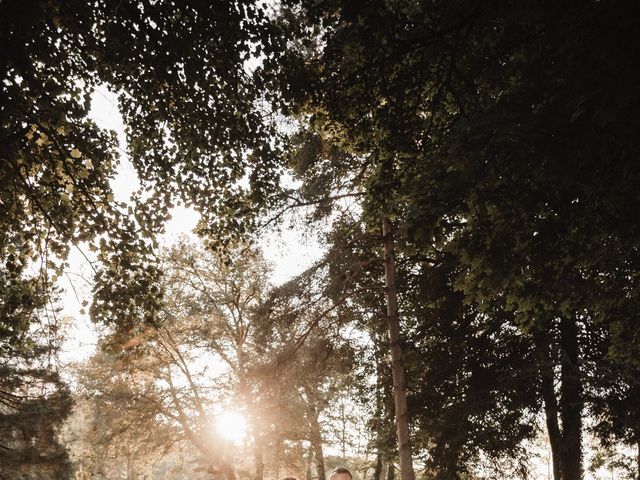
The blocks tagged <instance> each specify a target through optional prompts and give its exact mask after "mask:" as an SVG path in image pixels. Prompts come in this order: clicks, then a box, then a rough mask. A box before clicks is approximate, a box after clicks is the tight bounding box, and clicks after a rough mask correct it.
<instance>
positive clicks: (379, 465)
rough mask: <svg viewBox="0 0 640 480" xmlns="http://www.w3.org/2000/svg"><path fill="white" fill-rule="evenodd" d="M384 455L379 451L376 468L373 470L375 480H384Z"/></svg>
mask: <svg viewBox="0 0 640 480" xmlns="http://www.w3.org/2000/svg"><path fill="white" fill-rule="evenodd" d="M381 476H382V453H381V452H380V450H378V453H377V454H376V466H375V467H374V469H373V480H382V478H380V477H381Z"/></svg>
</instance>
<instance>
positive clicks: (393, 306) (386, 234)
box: [382, 215, 415, 480]
mask: <svg viewBox="0 0 640 480" xmlns="http://www.w3.org/2000/svg"><path fill="white" fill-rule="evenodd" d="M382 238H383V243H384V272H385V282H386V290H387V323H388V327H389V340H390V344H391V373H392V375H393V396H394V404H395V414H396V427H397V435H398V455H399V459H400V473H401V475H402V480H415V472H414V470H413V459H412V455H411V443H410V440H409V418H408V414H407V384H406V380H405V372H404V363H403V360H402V346H401V343H400V319H399V317H398V287H397V275H396V261H395V251H394V241H393V234H392V230H391V220H390V219H389V217H388V216H386V215H385V216H384V217H383V219H382Z"/></svg>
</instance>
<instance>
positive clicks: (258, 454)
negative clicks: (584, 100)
mask: <svg viewBox="0 0 640 480" xmlns="http://www.w3.org/2000/svg"><path fill="white" fill-rule="evenodd" d="M253 451H254V458H255V462H256V476H255V479H256V480H263V478H264V460H263V456H262V441H261V440H260V439H259V438H258V436H257V435H256V436H255V437H254V445H253Z"/></svg>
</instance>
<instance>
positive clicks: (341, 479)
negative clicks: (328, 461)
mask: <svg viewBox="0 0 640 480" xmlns="http://www.w3.org/2000/svg"><path fill="white" fill-rule="evenodd" d="M329 480H353V477H352V476H351V472H350V471H349V470H347V469H346V468H344V467H338V468H334V469H333V470H331V473H330V474H329Z"/></svg>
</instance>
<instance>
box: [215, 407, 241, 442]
mask: <svg viewBox="0 0 640 480" xmlns="http://www.w3.org/2000/svg"><path fill="white" fill-rule="evenodd" d="M215 429H216V432H218V434H220V435H221V436H223V437H224V438H225V439H227V440H229V441H230V442H232V443H235V444H236V445H239V444H240V443H242V440H243V439H244V436H245V433H246V431H247V419H246V418H245V417H244V415H242V414H241V413H238V412H236V411H233V410H227V411H224V412H222V413H221V414H219V415H218V416H217V417H216V421H215Z"/></svg>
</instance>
